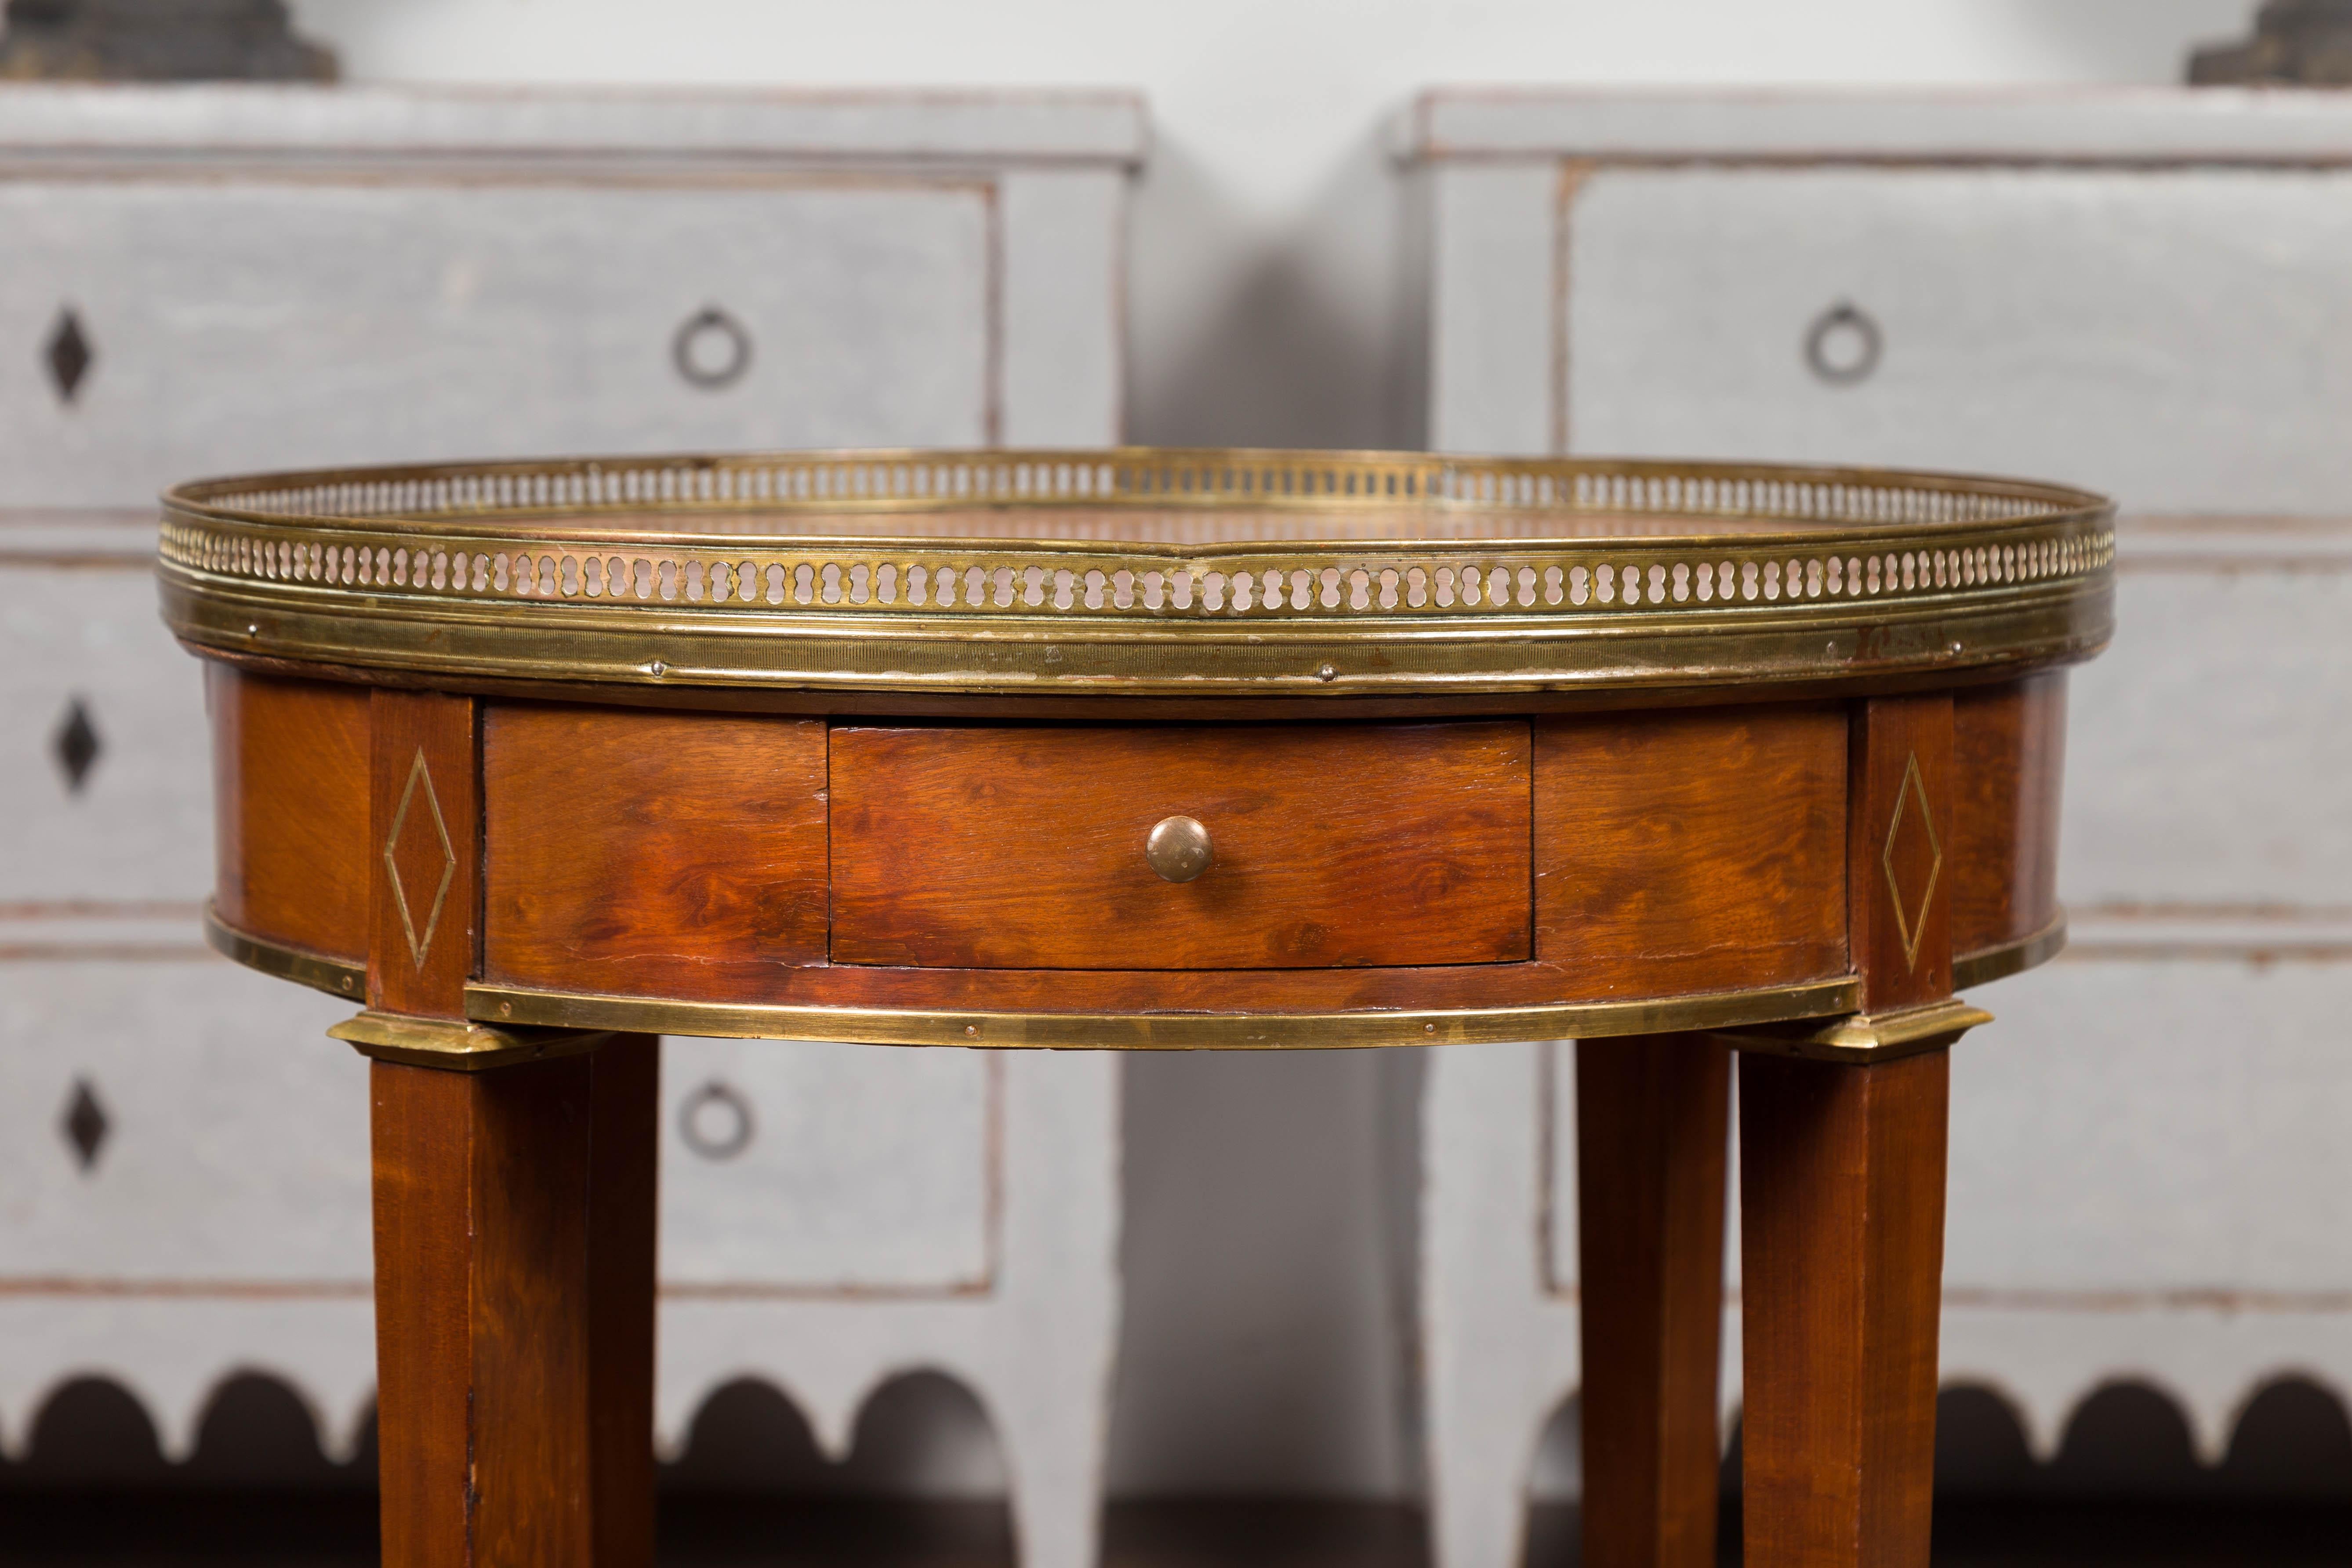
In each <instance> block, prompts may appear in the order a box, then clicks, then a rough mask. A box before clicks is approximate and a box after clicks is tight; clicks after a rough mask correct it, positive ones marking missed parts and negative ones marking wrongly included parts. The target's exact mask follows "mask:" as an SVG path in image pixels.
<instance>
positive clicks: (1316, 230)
mask: <svg viewBox="0 0 2352 1568" xmlns="http://www.w3.org/2000/svg"><path fill="white" fill-rule="evenodd" d="M1379 131H1380V127H1378V126H1367V127H1366V128H1365V132H1364V135H1363V137H1362V138H1361V139H1360V140H1359V141H1358V142H1357V143H1356V144H1355V145H1354V146H1353V147H1352V148H1351V149H1350V151H1349V153H1348V155H1347V157H1346V158H1345V159H1344V160H1342V162H1341V163H1339V165H1338V166H1337V167H1336V168H1334V169H1333V170H1332V171H1331V173H1330V174H1329V177H1328V179H1326V181H1325V182H1324V184H1322V186H1321V187H1320V188H1319V189H1318V191H1317V193H1316V195H1315V197H1314V199H1313V200H1312V201H1311V202H1310V203H1308V204H1307V205H1306V207H1305V208H1304V209H1302V210H1301V211H1299V212H1297V213H1296V214H1290V213H1286V214H1284V215H1282V216H1280V217H1279V218H1276V217H1273V216H1269V215H1266V214H1262V213H1257V212H1253V211H1251V210H1249V209H1247V208H1246V207H1244V206H1243V205H1240V204H1239V203H1237V202H1236V200H1235V199H1234V196H1233V195H1231V193H1230V192H1228V191H1226V190H1224V189H1223V187H1221V186H1220V184H1218V182H1217V181H1216V180H1215V179H1214V178H1213V175H1212V173H1211V171H1210V170H1209V168H1208V167H1207V165H1206V164H1204V163H1202V161H1201V160H1200V159H1199V158H1198V157H1196V156H1195V155H1194V154H1193V153H1192V152H1191V150H1190V149H1188V148H1187V147H1186V146H1185V145H1184V143H1183V142H1182V141H1181V139H1179V138H1175V137H1172V136H1168V135H1166V134H1165V133H1163V134H1162V135H1161V136H1160V140H1159V141H1158V142H1156V144H1155V145H1154V147H1153V149H1152V154H1151V162H1150V167H1149V168H1148V169H1147V170H1146V172H1145V174H1144V177H1143V181H1142V184H1141V185H1140V187H1139V189H1138V191H1137V193H1136V198H1135V204H1134V208H1133V214H1132V216H1131V218H1130V225H1131V228H1130V235H1129V273H1130V279H1131V287H1132V293H1131V295H1130V299H1131V300H1132V308H1133V310H1134V318H1133V321H1132V322H1131V324H1130V333H1129V336H1130V342H1131V347H1132V350H1133V352H1132V353H1131V354H1130V356H1129V365H1130V370H1129V387H1128V396H1127V434H1128V437H1129V439H1130V440H1134V441H1138V442H1143V443H1147V444H1151V445H1159V446H1180V447H1190V446H1250V447H1409V446H1412V445H1413V444H1415V443H1416V442H1417V441H1419V440H1420V439H1421V433H1422V429H1423V412H1422V409H1421V407H1420V404H1421V401H1422V400H1421V397H1420V395H1419V394H1420V384H1419V381H1418V378H1417V376H1416V374H1415V372H1414V365H1415V363H1416V350H1415V347H1414V345H1413V344H1412V342H1410V341H1408V340H1409V334H1408V333H1407V332H1405V331H1403V330H1402V325H1403V317H1402V313H1401V312H1402V310H1403V307H1404V289H1403V288H1402V281H1403V275H1402V271H1401V270H1400V268H1401V265H1402V263H1401V260H1400V256H1401V251H1402V245H1403V235H1402V226H1403V211H1402V205H1401V201H1400V194H1399V190H1398V184H1399V182H1398V181H1397V178H1396V174H1395V171H1394V169H1393V167H1392V166H1391V163H1390V161H1389V158H1388V155H1387V153H1385V152H1384V151H1383V149H1382V146H1381V139H1380V135H1379V134H1378V132H1379Z"/></svg>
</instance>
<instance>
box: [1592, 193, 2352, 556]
mask: <svg viewBox="0 0 2352 1568" xmlns="http://www.w3.org/2000/svg"><path fill="white" fill-rule="evenodd" d="M1559 224H1560V240H1561V249H1560V254H1561V256H1562V258H1563V259H1564V264H1565V265H1564V274H1563V275H1564V277H1565V279H1566V296H1565V300H1564V308H1563V313H1562V319H1561V321H1560V322H1559V328H1560V333H1561V338H1560V342H1559V345H1558V348H1559V352H1558V353H1557V354H1556V355H1555V359H1554V363H1555V365H1556V366H1557V367H1559V368H1558V371H1557V374H1559V375H1561V376H1562V378H1563V380H1562V384H1560V386H1559V389H1558V395H1559V403H1560V406H1559V419H1560V426H1561V428H1560V430H1559V435H1560V436H1561V437H1564V438H1565V441H1566V443H1567V447H1568V449H1570V450H1573V451H1578V452H1610V453H1622V454H1624V455H1627V456H1637V455H1643V454H1667V453H1673V454H1681V453H1684V452H1689V451H1706V452H1711V453H1717V454H1720V455H1722V456H1725V457H1746V456H1755V457H1764V456H1769V457H1771V458H1776V459H1780V460H1783V461H1794V462H1804V461H1825V462H1837V463H1848V462H1863V463H1895V464H1916V465H1921V466H1925V467H1929V468H1960V469H1982V470H1988V471H1993V472H2001V473H2028V474H2053V475H2064V476H2065V477H2066V478H2067V479H2072V480H2075V481H2078V482H2080V483H2082V484H2084V485H2087V486H2090V487H2093V488H2095V489H2101V490H2105V491H2106V492H2107V493H2109V494H2112V495H2114V496H2116V498H2117V499H2118V500H2121V501H2122V502H2123V503H2124V505H2125V506H2126V508H2127V509H2134V510H2147V509H2156V510H2170V511H2192V512H2204V511H2213V512H2222V511H2226V512H2238V513H2244V512H2307V511H2331V510H2333V511H2340V510H2344V509H2345V508H2346V507H2347V505H2352V443H2347V442H2346V441H2344V440H2343V439H2342V438H2341V432H2342V430H2343V429H2344V427H2345V425H2346V422H2347V420H2352V370H2347V365H2346V363H2345V361H2344V356H2343V355H2342V354H2341V353H2338V352H2337V345H2340V344H2341V343H2343V342H2345V341H2346V339H2347V334H2352V273H2347V271H2346V269H2345V268H2344V267H2343V265H2342V258H2343V257H2344V256H2345V254H2346V253H2347V248H2352V174H2346V173H2343V172H2326V171H2312V170H2305V169H2294V168H2286V167H2279V168H2269V169H2259V168H2237V169H2225V168H2214V167H2206V168H2172V169H2133V168H2126V167H2109V168H2104V169H2102V168H2074V169H2065V168H2042V169H2030V168H1974V169H1942V170H1935V169H1884V168H1880V169H1873V168H1859V167H1846V168H1837V167H1828V168H1799V169H1785V168H1784V169H1774V168H1759V167H1747V168H1730V169H1725V168H1715V169H1706V168H1696V169H1664V170H1662V169H1649V170H1641V169H1609V170H1603V171H1601V172H1599V173H1596V174H1591V175H1590V176H1589V177H1587V178H1586V179H1585V180H1584V181H1583V182H1582V183H1581V184H1579V185H1576V186H1574V187H1572V188H1571V190H1570V194H1568V195H1566V196H1564V197H1563V198H1562V200H1561V204H1560V208H1559Z"/></svg>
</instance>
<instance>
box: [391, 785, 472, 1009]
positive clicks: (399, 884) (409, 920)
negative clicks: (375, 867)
mask: <svg viewBox="0 0 2352 1568" xmlns="http://www.w3.org/2000/svg"><path fill="white" fill-rule="evenodd" d="M420 786H421V787H422V788H423V789H424V791H425V811H426V813H427V814H428V815H429V816H431V817H432V819H433V832H434V835H435V837H438V838H439V839H440V841H441V884H440V886H438V887H436V888H435V889H433V907H432V908H431V909H430V910H427V911H426V913H425V929H424V931H421V932H420V931H418V930H417V929H416V912H415V911H416V904H415V900H412V899H411V898H410V897H409V896H408V889H407V887H406V886H405V885H404V881H403V879H402V877H401V874H400V858H399V856H398V853H397V851H398V849H399V847H400V834H401V829H403V828H404V827H406V826H408V808H409V807H410V806H411V805H415V802H416V792H417V790H418V788H419V787H420ZM419 831H422V830H421V829H420V830H419ZM383 868H384V870H385V872H386V873H387V874H388V875H389V876H390V877H391V879H392V901H393V904H394V907H395V908H397V909H398V910H400V929H401V930H402V931H404V932H405V933H407V936H408V953H409V956H410V957H411V958H414V959H415V961H416V967H417V968H419V969H422V968H424V967H425V953H427V952H430V951H431V950H432V947H433V933H434V931H436V930H437V929H439V927H440V924H441V906H442V904H443V903H444V902H445V901H446V900H447V899H448V897H449V884H450V883H451V882H452V881H455V880H456V879H457V850H456V849H454V848H452V847H450V844H449V825H448V824H447V823H446V822H445V821H443V820H442V817H441V799H440V797H439V796H438V795H435V794H434V793H433V775H432V773H430V772H428V771H427V770H426V768H425V748H424V747H422V746H419V747H418V748H417V749H416V762H415V765H414V766H412V767H411V768H410V769H409V770H408V787H407V788H405V789H404V790H402V791H401V792H400V809H399V810H397V811H395V812H394V813H393V814H392V831H391V832H390V833H389V834H387V835H386V836H385V837H384V841H383Z"/></svg>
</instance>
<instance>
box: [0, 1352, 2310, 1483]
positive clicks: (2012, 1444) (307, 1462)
mask: <svg viewBox="0 0 2352 1568" xmlns="http://www.w3.org/2000/svg"><path fill="white" fill-rule="evenodd" d="M1936 1419H1937V1442H1936V1489H1937V1493H1938V1494H1939V1495H1947V1496H1957V1497H2014V1498H2072V1499H2128V1498H2162V1499H2166V1500H2175V1501H2179V1500H2194V1499H2212V1500H2223V1499H2282V1500H2284V1499H2305V1500H2339V1501H2340V1500H2352V1412H2347V1410H2346V1408H2345V1406H2344V1405H2342V1404H2341V1403H2339V1402H2338V1401H2337V1400H2336V1398H2335V1397H2334V1396H2333V1395H2332V1394H2328V1393H2327V1392H2326V1390H2324V1389H2322V1388H2319V1387H2318V1386H2316V1385H2315V1384H2311V1383H2308V1382H2305V1381H2304V1380H2303V1379H2300V1378H2282V1379H2279V1380H2277V1381H2275V1382H2273V1383H2270V1384H2265V1385H2264V1386H2263V1388H2262V1389H2261V1390H2260V1391H2258V1392H2257V1393H2256V1394H2254V1396H2253V1397H2252V1399H2250V1400H2248V1401H2247V1403H2246V1406H2245V1409H2244V1410H2243V1411H2242V1413H2241V1414H2240V1415H2239V1418H2238V1424H2237V1426H2236V1429H2235V1430H2234V1431H2233V1432H2232V1434H2231V1439H2230V1447H2229V1452H2228V1454H2227V1455H2226V1456H2225V1457H2224V1458H2223V1459H2222V1461H2221V1463H2220V1464H2219V1465H2215V1466H2206V1465H2203V1464H2200V1463H2199V1462H2198V1460H2197V1458H2196V1456H2195V1453H2194V1451H2193V1449H2192V1447H2191V1444H2190V1441H2189V1424H2188V1422H2187V1420H2186V1418H2184V1417H2183V1415H2181V1413H2180V1410H2179V1406H2177V1405H2175V1404H2174V1403H2173V1402H2172V1401H2171V1400H2170V1399H2169V1398H2168V1397H2167V1396H2166V1395H2164V1394H2161V1393H2159V1392H2158V1391H2157V1390H2155V1389H2153V1388H2150V1387H2148V1386H2147V1384H2138V1383H2112V1384H2106V1385H2105V1386H2104V1387H2102V1388H2101V1389H2099V1390H2098V1391H2097V1392H2096V1393H2095V1394H2092V1395H2091V1396H2090V1397H2089V1398H2087V1399H2085V1400H2084V1401H2083V1403H2082V1404H2081V1405H2078V1406H2076V1407H2075V1410H2074V1415H2073V1416H2072V1417H2071V1418H2070V1419H2069V1420H2068V1422H2067V1424H2066V1431H2065V1435H2064V1436H2063V1438H2062V1439H2061V1441H2060V1443H2059V1446H2058V1450H2057V1452H2056V1453H2055V1454H2053V1456H2052V1457H2051V1458H2050V1459H2049V1460H2048V1461H2046V1462H2043V1461H2039V1460H2036V1459H2035V1458H2033V1457H2032V1454H2031V1453H2030V1452H2029V1451H2028V1448H2027V1446H2026V1440H2025V1432H2024V1428H2023V1426H2021V1424H2020V1422H2019V1421H2018V1419H2017V1416H2016V1414H2015V1413H2014V1411H2012V1409H2011V1406H2010V1404H2009V1402H2008V1400H2006V1399H2005V1398H2003V1397H2002V1396H2001V1395H2000V1394H1999V1393H1998V1392H1997V1391H1995V1390H1992V1389H1990V1388H1984V1387H1980V1386H1975V1385H1965V1384H1964V1385H1958V1386H1954V1387H1950V1388H1947V1389H1945V1390H1944V1392H1943V1394H1942V1395H1941V1397H1939V1398H1938V1399H1937V1405H1936ZM1579 1426H1580V1413H1579V1409H1578V1401H1577V1400H1575V1399H1574V1398H1570V1399H1568V1400H1566V1401H1564V1402H1563V1403H1562V1404H1561V1405H1560V1407H1559V1410H1558V1411H1556V1412H1555V1413H1554V1414H1553V1416H1552V1418H1551V1421H1550V1422H1549V1425H1548V1426H1546V1427H1545V1430H1544V1433H1543V1436H1542V1438H1541V1440H1540V1442H1539V1444H1538V1450H1537V1454H1536V1457H1535V1461H1534V1467H1533V1476H1532V1481H1531V1485H1530V1491H1531V1493H1532V1494H1533V1496H1534V1497H1535V1499H1536V1500H1538V1501H1543V1500H1548V1499H1550V1498H1556V1497H1559V1496H1561V1495H1564V1494H1565V1495H1572V1494H1573V1491H1574V1489H1575V1481H1576V1475H1577V1471H1578V1468H1579V1465H1580V1461H1579V1458H1578V1453H1579ZM375 1463H376V1453H375V1434H374V1430H373V1421H371V1422H370V1423H369V1424H368V1427H367V1429H366V1430H365V1431H364V1432H363V1433H362V1437H361V1443H360V1447H359V1452H358V1454H357V1455H356V1457H355V1458H352V1460H351V1461H350V1462H349V1463H347V1464H338V1463H336V1462H335V1461H333V1460H331V1459H329V1458H326V1456H325V1454H324V1453H323V1452H322V1451H321V1447H320V1441H319V1432H318V1428H317V1426H315V1425H314V1423H313V1421H312V1418H311V1415H310V1407H309V1406H308V1405H306V1404H305V1403H304V1402H303V1400H302V1398H301V1396H300V1395H299V1394H296V1393H295V1392H294V1391H293V1390H292V1389H291V1388H289V1387H288V1386H287V1385H286V1384H283V1383H280V1382H278V1380H277V1379H275V1378H270V1377H265V1376H260V1375H257V1374H253V1373H246V1374H242V1375H239V1376H236V1377H233V1378H230V1379H228V1380H227V1381H226V1382H225V1383H223V1384H221V1386H220V1387H219V1388H218V1389H217V1390H216V1391H215V1393H214V1394H213V1397H212V1401H211V1403H210V1404H209V1405H207V1406H206V1408H205V1415H204V1418H203V1420H202V1421H201V1423H200V1424H199V1426H198V1429H197V1438H196V1446H195V1451H194V1453H193V1454H192V1455H190V1457H189V1458H187V1460H186V1461H185V1462H184V1463H180V1464H173V1463H172V1462H170V1461H169V1460H167V1459H165V1458H163V1453H162V1450H161V1448H160V1447H159V1446H158V1444H157V1441H156V1436H155V1427H154V1424H153V1422H152V1421H151V1420H150V1419H149V1417H148V1415H147V1412H146V1410H145V1409H144V1408H143V1407H142V1405H140V1403H139V1401H138V1400H137V1399H136V1398H134V1397H133V1396H132V1395H131V1394H129V1393H127V1392H125V1391H124V1390H123V1389H122V1388H121V1386H120V1385H119V1384H114V1383H111V1382H109V1381H107V1380H105V1379H103V1378H81V1379H77V1380H76V1381H74V1382H71V1383H68V1384H65V1385H64V1386H62V1387H61V1388H59V1389H58V1391H57V1393H56V1394H53V1395H51V1396H50V1399H49V1401H48V1403H47V1405H44V1406H43V1407H42V1410H41V1413H40V1415H39V1416H38V1417H37V1419H36V1420H35V1421H34V1423H33V1426H32V1433H31V1442H30V1444H29V1447H28V1451H27V1452H26V1454H25V1456H24V1457H23V1458H20V1459H17V1460H15V1461H5V1462H0V1497H5V1495H6V1494H9V1493H18V1494H22V1493H26V1492H34V1491H55V1490H63V1489H91V1490H105V1491H113V1492H121V1491H148V1490H171V1489H190V1490H216V1491H227V1490H236V1489H268V1490H271V1491H278V1492H285V1491H299V1490H306V1489H310V1490H320V1491H335V1490H343V1491H355V1490H365V1489H370V1488H372V1487H373V1484H374V1480H375ZM661 1479H662V1487H663V1489H664V1490H665V1491H666V1492H671V1493H741V1494H791V1495H800V1496H822V1497H864V1498H882V1497H893V1496H922V1497H926V1498H932V1499H961V1500H979V1499H994V1498H1001V1497H1002V1496H1003V1489H1004V1469H1003V1459H1002V1457H1001V1455H1000V1454H999V1451H998V1449H997V1446H996V1441H995V1436H994V1433H993V1432H992V1429H991V1428H990V1426H989V1422H988V1415H987V1413H986V1411H985V1410H983V1409H982V1406H981V1404H980V1402H979V1400H977V1399H976V1398H974V1397H973V1396H972V1394H971V1392H970V1391H969V1390H968V1389H966V1388H965V1387H964V1386H963V1385H962V1384H961V1383H958V1382H957V1381H956V1380H955V1379H953V1378H951V1377H948V1376H946V1375H944V1374H942V1373H933V1372H918V1373H907V1374H904V1375H901V1376H899V1377H896V1378H893V1379H891V1380H890V1381H889V1382H887V1383H886V1384H883V1385H882V1386H881V1387H880V1388H879V1389H877V1391H876V1392H875V1394H874V1395H873V1396H872V1397H871V1398H870V1399H868V1400H867V1401H866V1405H865V1407H864V1408H863V1409H861V1410H860V1411H859V1413H858V1417H857V1429H856V1445H855V1447H854V1448H853V1450H852V1452H851V1454H850V1457H849V1458H847V1459H846V1460H845V1461H844V1462H843V1463H841V1464H839V1465H834V1464H828V1463H827V1462H826V1461H825V1460H824V1458H822V1457H821V1456H820V1455H819V1454H818V1451H817V1447H816V1442H815V1439H814V1436H812V1435H811V1433H810V1430H809V1426H808V1423H807V1421H806V1420H805V1419H804V1418H803V1416H802V1415H801V1413H800V1411H799V1410H798V1408H796V1407H795V1406H794V1405H793V1403H792V1401H791V1400H790V1399H789V1398H788V1397H786V1396H785V1395H784V1394H781V1393H779V1392H778V1391H777V1390H776V1389H775V1388H773V1387H772V1386H771V1385H769V1384H763V1383H759V1382H755V1381H751V1380H749V1379H746V1380H743V1381H740V1382H737V1383H731V1384H727V1385H726V1386H725V1387H723V1388H720V1389H719V1390H718V1391H717V1392H715V1393H714V1394H711V1396H710V1397H709V1399H708V1400H706V1401H705V1402H704V1403H703V1405H702V1407H701V1409H700V1410H698V1411H697V1412H696V1414H695V1417H694V1422H693V1425H692V1426H691V1427H690V1428H689V1430H688V1436H687V1441H686V1444H685V1447H684V1450H683V1452H682V1453H681V1454H680V1455H679V1456H678V1458H677V1460H676V1461H675V1462H674V1463H671V1464H667V1465H665V1466H663V1467H662V1477H661ZM1724 1484H1725V1489H1727V1491H1729V1490H1737V1489H1738V1484H1739V1437H1738V1431H1737V1429H1736V1428H1735V1430H1734V1432H1733V1434H1732V1438H1731V1443H1730V1447H1729V1449H1728V1451H1727V1453H1726V1455H1725V1458H1724Z"/></svg>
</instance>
